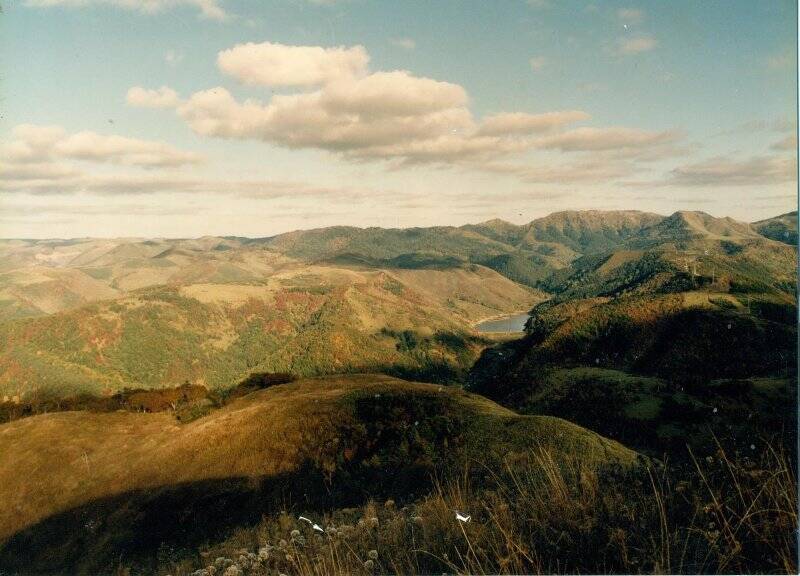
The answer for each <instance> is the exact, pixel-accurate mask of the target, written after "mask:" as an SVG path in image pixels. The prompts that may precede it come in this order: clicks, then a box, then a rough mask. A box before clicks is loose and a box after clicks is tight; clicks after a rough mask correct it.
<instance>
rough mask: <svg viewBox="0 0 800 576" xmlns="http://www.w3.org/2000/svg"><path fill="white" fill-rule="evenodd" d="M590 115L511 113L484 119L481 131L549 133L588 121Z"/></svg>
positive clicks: (581, 112) (562, 112)
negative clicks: (568, 125) (565, 126)
mask: <svg viewBox="0 0 800 576" xmlns="http://www.w3.org/2000/svg"><path fill="white" fill-rule="evenodd" d="M588 119H589V114H587V113H586V112H583V111H582V110H563V111H560V112H545V113H544V114H527V113H525V112H509V113H504V114H495V115H493V116H488V117H486V118H484V120H483V122H482V123H481V127H480V129H479V133H480V134H485V135H492V136H498V135H509V134H531V133H535V132H547V131H550V130H553V129H555V128H560V127H562V126H564V125H566V124H572V123H573V122H580V121H581V120H588Z"/></svg>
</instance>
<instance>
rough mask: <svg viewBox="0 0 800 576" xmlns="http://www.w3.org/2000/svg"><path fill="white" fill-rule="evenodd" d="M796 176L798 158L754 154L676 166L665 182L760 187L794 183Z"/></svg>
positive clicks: (684, 184) (678, 184)
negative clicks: (743, 157) (740, 158)
mask: <svg viewBox="0 0 800 576" xmlns="http://www.w3.org/2000/svg"><path fill="white" fill-rule="evenodd" d="M796 179H797V159H796V158H787V157H785V156H752V157H750V158H746V159H744V160H739V159H732V158H726V157H717V158H711V159H710V160H704V161H702V162H697V163H694V164H689V165H687V166H681V167H678V168H675V169H674V170H672V172H671V174H670V177H669V179H668V180H667V181H666V182H665V184H667V185H673V186H748V185H754V186H757V185H768V184H781V183H784V182H794V181H795V180H796Z"/></svg>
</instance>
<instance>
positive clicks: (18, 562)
mask: <svg viewBox="0 0 800 576" xmlns="http://www.w3.org/2000/svg"><path fill="white" fill-rule="evenodd" d="M356 498H357V496H354V497H353V499H354V501H353V502H352V504H356V503H358V502H356V501H355V499H356ZM341 500H344V499H343V498H342V497H341V493H340V494H339V495H338V496H337V497H332V496H331V494H330V493H329V492H328V491H327V489H326V488H325V484H324V481H323V477H322V475H321V474H320V472H319V471H317V470H314V469H313V468H311V467H310V466H304V467H302V469H301V470H300V471H298V472H296V473H292V474H283V475H277V476H269V477H263V478H244V477H233V478H225V479H220V480H204V481H198V482H191V483H185V484H177V485H172V486H164V487H159V488H154V489H149V490H134V491H130V492H125V493H123V494H119V495H116V496H113V497H108V498H103V499H99V500H95V501H92V502H89V503H87V504H84V505H81V506H79V507H76V508H73V509H71V510H67V511H65V512H61V513H58V514H55V515H53V516H50V517H48V518H46V519H44V520H42V521H40V522H38V523H37V524H35V525H33V526H30V527H28V528H26V529H24V530H21V531H20V532H17V533H16V534H14V535H13V536H11V537H10V538H8V539H7V540H6V541H5V542H4V543H2V544H0V574H3V573H7V572H10V573H11V574H110V573H112V572H113V571H114V570H115V569H116V568H117V566H119V565H121V564H123V565H128V566H131V565H134V566H136V567H137V568H138V569H140V570H142V571H143V572H144V573H152V572H153V570H155V567H156V563H157V561H158V560H159V557H161V560H164V559H165V558H164V557H165V555H166V556H167V557H168V556H170V555H183V554H181V551H186V550H196V549H197V548H198V547H199V546H201V545H202V544H203V543H205V542H208V541H214V540H217V539H219V538H224V537H225V536H226V535H227V534H229V533H230V532H231V531H232V530H233V529H234V528H237V527H242V526H252V525H254V524H256V523H257V522H259V521H260V520H261V517H262V515H264V514H272V513H276V512H280V511H281V510H284V509H289V510H291V509H293V508H294V509H297V510H315V509H322V508H328V507H330V506H331V505H333V504H334V503H335V504H336V505H346V504H351V502H346V501H341Z"/></svg>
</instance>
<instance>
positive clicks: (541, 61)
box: [529, 56, 547, 72]
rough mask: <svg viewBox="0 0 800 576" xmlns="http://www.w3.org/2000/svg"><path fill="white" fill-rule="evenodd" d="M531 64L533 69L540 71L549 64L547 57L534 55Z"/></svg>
mask: <svg viewBox="0 0 800 576" xmlns="http://www.w3.org/2000/svg"><path fill="white" fill-rule="evenodd" d="M529 63H530V65H531V70H533V71H534V72H539V71H540V70H542V69H543V68H544V67H545V66H546V65H547V58H545V57H544V56H534V57H533V58H531V59H530V60H529Z"/></svg>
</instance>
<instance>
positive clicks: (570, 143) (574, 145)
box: [539, 127, 679, 152]
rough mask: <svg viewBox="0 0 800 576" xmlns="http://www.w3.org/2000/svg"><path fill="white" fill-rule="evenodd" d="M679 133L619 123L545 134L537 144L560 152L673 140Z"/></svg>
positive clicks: (661, 143) (604, 148)
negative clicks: (610, 126)
mask: <svg viewBox="0 0 800 576" xmlns="http://www.w3.org/2000/svg"><path fill="white" fill-rule="evenodd" d="M678 136H679V135H678V134H677V133H676V132H671V131H662V132H652V131H648V130H637V129H633V128H622V127H612V128H576V129H574V130H570V131H568V132H564V133H561V134H556V135H553V136H548V137H546V138H544V139H542V140H541V141H540V142H539V146H540V147H542V148H551V149H553V148H554V149H558V150H561V151H563V152H581V151H590V150H594V151H597V150H621V149H629V148H631V149H641V148H647V147H652V146H660V145H664V144H668V143H673V142H675V140H677V138H678Z"/></svg>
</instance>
